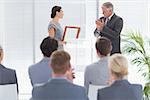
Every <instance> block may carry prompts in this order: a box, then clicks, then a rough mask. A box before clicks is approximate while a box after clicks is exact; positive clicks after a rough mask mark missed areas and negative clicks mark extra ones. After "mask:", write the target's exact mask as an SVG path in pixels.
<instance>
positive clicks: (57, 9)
mask: <svg viewBox="0 0 150 100" xmlns="http://www.w3.org/2000/svg"><path fill="white" fill-rule="evenodd" d="M60 10H61V7H60V6H54V7H53V8H52V11H51V18H54V17H55V16H56V12H60Z"/></svg>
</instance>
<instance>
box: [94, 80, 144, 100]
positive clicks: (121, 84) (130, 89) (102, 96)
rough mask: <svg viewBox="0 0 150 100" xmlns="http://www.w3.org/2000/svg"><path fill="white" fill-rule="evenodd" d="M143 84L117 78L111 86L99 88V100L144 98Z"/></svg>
mask: <svg viewBox="0 0 150 100" xmlns="http://www.w3.org/2000/svg"><path fill="white" fill-rule="evenodd" d="M142 95H143V93H142V86H141V85H138V84H130V83H129V82H128V81H127V80H117V81H115V82H114V83H113V84H112V85H111V86H110V87H106V88H103V89H99V90H98V95H97V100H142Z"/></svg>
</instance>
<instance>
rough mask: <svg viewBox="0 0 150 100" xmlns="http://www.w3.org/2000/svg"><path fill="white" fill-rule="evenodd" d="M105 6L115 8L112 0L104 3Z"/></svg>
mask: <svg viewBox="0 0 150 100" xmlns="http://www.w3.org/2000/svg"><path fill="white" fill-rule="evenodd" d="M103 6H105V7H106V8H108V9H110V10H112V11H113V10H114V6H113V4H112V3H111V2H105V3H103Z"/></svg>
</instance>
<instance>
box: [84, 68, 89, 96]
mask: <svg viewBox="0 0 150 100" xmlns="http://www.w3.org/2000/svg"><path fill="white" fill-rule="evenodd" d="M84 87H85V89H86V94H88V90H89V77H88V67H87V68H86V69H85V73H84Z"/></svg>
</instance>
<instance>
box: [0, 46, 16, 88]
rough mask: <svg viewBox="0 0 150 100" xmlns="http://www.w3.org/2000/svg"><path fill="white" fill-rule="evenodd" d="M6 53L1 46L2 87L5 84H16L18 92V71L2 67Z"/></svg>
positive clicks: (0, 72) (0, 78)
mask: <svg viewBox="0 0 150 100" xmlns="http://www.w3.org/2000/svg"><path fill="white" fill-rule="evenodd" d="M3 56H4V52H3V49H2V47H1V46H0V85H5V84H16V85H17V90H18V81H17V76H16V71H15V70H13V69H10V68H6V67H5V66H3V65H2V60H3Z"/></svg>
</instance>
